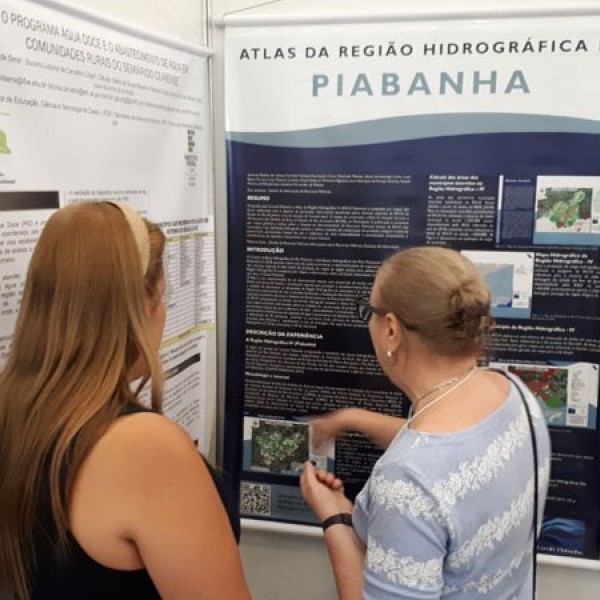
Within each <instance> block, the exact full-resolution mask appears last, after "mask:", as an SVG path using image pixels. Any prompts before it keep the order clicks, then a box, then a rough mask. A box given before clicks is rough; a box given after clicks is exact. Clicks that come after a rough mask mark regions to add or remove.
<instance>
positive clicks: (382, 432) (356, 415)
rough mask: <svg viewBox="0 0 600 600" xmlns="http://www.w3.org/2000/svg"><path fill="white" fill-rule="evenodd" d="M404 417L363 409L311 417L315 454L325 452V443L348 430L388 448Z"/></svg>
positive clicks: (347, 409)
mask: <svg viewBox="0 0 600 600" xmlns="http://www.w3.org/2000/svg"><path fill="white" fill-rule="evenodd" d="M404 424H406V419H401V418H399V417H391V416H389V415H383V414H381V413H377V412H373V411H370V410H364V409H362V408H342V409H340V410H336V411H334V412H331V413H327V414H325V415H321V416H319V417H314V418H311V419H310V425H311V428H312V435H313V448H314V451H315V453H317V454H319V453H322V454H326V449H327V444H329V443H330V442H331V441H332V440H334V439H335V438H336V437H338V436H340V435H342V434H343V433H345V432H347V431H356V432H357V433H362V434H363V435H365V436H367V437H368V438H369V439H370V440H371V441H372V442H373V443H374V444H376V445H377V446H379V447H380V448H387V447H388V446H389V444H390V442H391V441H392V440H393V439H394V437H395V436H396V434H397V433H398V431H399V430H400V428H401V427H402V426H403V425H404Z"/></svg>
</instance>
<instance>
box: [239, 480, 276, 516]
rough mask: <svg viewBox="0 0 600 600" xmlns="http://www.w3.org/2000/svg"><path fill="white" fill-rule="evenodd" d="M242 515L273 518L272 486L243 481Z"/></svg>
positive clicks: (241, 495)
mask: <svg viewBox="0 0 600 600" xmlns="http://www.w3.org/2000/svg"><path fill="white" fill-rule="evenodd" d="M240 513H241V514H242V515H260V516H263V517H269V516H271V486H270V485H264V484H260V483H249V482H247V481H242V485H241V490H240Z"/></svg>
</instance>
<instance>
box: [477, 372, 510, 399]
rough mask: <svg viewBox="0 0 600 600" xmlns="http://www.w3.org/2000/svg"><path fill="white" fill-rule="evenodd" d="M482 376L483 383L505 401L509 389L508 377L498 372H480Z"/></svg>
mask: <svg viewBox="0 0 600 600" xmlns="http://www.w3.org/2000/svg"><path fill="white" fill-rule="evenodd" d="M481 373H482V375H483V376H484V377H485V382H486V383H487V384H489V385H491V386H493V387H494V389H495V391H496V392H497V394H498V395H499V396H500V397H501V398H503V399H505V398H506V397H507V396H508V390H509V388H510V380H509V379H508V377H506V376H505V375H503V374H502V373H499V372H498V371H490V370H482V371H481Z"/></svg>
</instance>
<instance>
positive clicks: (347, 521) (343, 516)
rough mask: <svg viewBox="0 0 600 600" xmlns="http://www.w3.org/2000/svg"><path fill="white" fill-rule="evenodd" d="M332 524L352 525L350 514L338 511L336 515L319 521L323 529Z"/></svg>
mask: <svg viewBox="0 0 600 600" xmlns="http://www.w3.org/2000/svg"><path fill="white" fill-rule="evenodd" d="M332 525H347V526H348V527H353V525H352V515H351V514H350V513H338V514H337V515H332V516H331V517H327V518H326V519H325V520H324V521H323V523H321V526H322V527H323V531H325V530H326V529H327V528H328V527H331V526H332Z"/></svg>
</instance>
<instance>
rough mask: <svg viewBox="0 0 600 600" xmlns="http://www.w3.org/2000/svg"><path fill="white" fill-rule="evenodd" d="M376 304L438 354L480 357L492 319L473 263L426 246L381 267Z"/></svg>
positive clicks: (403, 253)
mask: <svg viewBox="0 0 600 600" xmlns="http://www.w3.org/2000/svg"><path fill="white" fill-rule="evenodd" d="M375 281H376V286H377V290H378V303H379V304H380V305H381V308H383V309H384V310H387V311H390V312H392V313H394V314H395V315H397V317H398V319H399V320H400V321H401V322H402V323H403V324H404V325H405V326H406V327H407V329H409V330H414V331H415V332H417V333H418V334H419V336H420V338H421V340H422V341H423V342H424V343H425V345H426V347H427V348H428V349H429V350H430V351H432V352H434V353H436V354H440V355H446V356H452V355H458V356H470V355H474V354H479V353H480V352H481V351H482V349H483V347H484V344H485V341H486V338H487V336H488V334H489V333H490V332H491V331H492V329H493V326H494V320H493V319H492V317H491V316H490V302H491V294H490V291H489V288H488V287H487V285H486V283H485V281H484V280H483V277H482V276H481V275H480V273H479V271H478V270H477V268H476V267H475V265H473V263H472V262H471V261H470V260H468V259H467V258H466V257H464V256H463V255H462V254H460V253H459V252H456V251H454V250H449V249H447V248H438V247H433V246H426V247H425V246H424V247H419V248H410V249H408V250H402V251H400V252H397V253H396V254H394V255H392V256H390V257H389V258H388V259H387V260H385V261H384V262H383V264H382V265H381V267H380V268H379V271H378V273H377V277H376V280H375Z"/></svg>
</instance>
